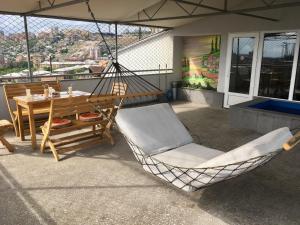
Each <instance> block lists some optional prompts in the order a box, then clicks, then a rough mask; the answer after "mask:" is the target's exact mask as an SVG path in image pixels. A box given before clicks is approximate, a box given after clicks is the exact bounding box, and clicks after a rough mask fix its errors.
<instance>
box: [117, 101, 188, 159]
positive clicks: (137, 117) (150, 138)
mask: <svg viewBox="0 0 300 225" xmlns="http://www.w3.org/2000/svg"><path fill="white" fill-rule="evenodd" d="M115 119H116V122H117V124H118V126H119V128H120V130H121V132H122V133H123V134H124V135H125V137H127V138H128V139H129V140H130V141H132V142H133V143H134V144H135V145H136V146H138V147H139V148H141V149H142V151H143V152H144V153H145V154H146V155H153V154H157V153H160V152H164V151H167V150H171V149H174V148H177V147H180V146H183V145H186V144H189V143H191V142H192V141H193V139H192V137H191V135H190V134H189V133H188V131H187V130H186V128H185V127H184V126H183V124H182V123H181V122H180V121H179V119H178V118H177V116H176V114H175V112H174V111H173V109H172V108H171V107H170V105H169V104H167V103H163V104H155V105H150V106H144V107H137V108H126V109H120V110H118V113H117V116H116V118H115Z"/></svg>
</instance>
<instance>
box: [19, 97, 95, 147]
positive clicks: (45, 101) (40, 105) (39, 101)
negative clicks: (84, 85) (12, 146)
mask: <svg viewBox="0 0 300 225" xmlns="http://www.w3.org/2000/svg"><path fill="white" fill-rule="evenodd" d="M89 95H90V93H88V92H84V91H73V92H72V94H71V95H69V94H68V93H67V92H60V95H59V96H58V97H45V96H44V95H42V94H35V95H32V96H16V97H14V98H13V99H14V100H15V102H16V107H17V114H18V115H17V117H18V124H19V132H20V139H21V141H24V140H25V134H24V133H25V132H24V121H23V119H24V117H23V113H22V112H23V111H24V109H25V110H27V112H28V120H29V129H30V137H31V145H32V149H33V150H35V149H36V147H37V141H36V121H35V116H34V110H35V109H43V112H45V113H49V112H50V102H51V100H52V99H58V98H69V97H80V96H89Z"/></svg>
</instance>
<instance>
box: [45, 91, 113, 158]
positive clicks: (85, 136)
mask: <svg viewBox="0 0 300 225" xmlns="http://www.w3.org/2000/svg"><path fill="white" fill-rule="evenodd" d="M100 98H101V97H91V98H90V99H88V98H87V97H86V96H81V97H70V98H66V99H53V100H52V101H51V106H50V114H49V120H48V121H47V123H45V124H44V126H42V127H41V128H42V132H43V135H44V136H43V140H42V143H41V152H44V150H45V145H46V144H47V143H48V145H49V147H50V149H51V151H52V153H53V156H54V158H55V159H56V160H57V161H58V160H59V154H62V153H65V152H68V151H77V150H81V149H82V148H86V147H88V146H91V145H95V144H98V143H101V142H103V140H104V138H105V139H108V140H109V141H110V143H111V144H112V145H113V144H114V140H113V138H112V136H111V134H110V131H109V129H108V128H107V125H108V123H109V121H110V119H111V116H112V115H113V114H112V113H113V109H114V104H113V101H112V100H105V101H104V100H100ZM88 100H89V101H88ZM97 107H101V108H107V109H108V110H109V114H108V117H107V118H103V119H100V120H94V121H89V122H86V121H80V120H78V119H76V118H77V115H79V114H81V113H86V112H95V111H97V110H96V108H97ZM57 117H60V118H69V119H70V120H71V124H70V125H69V126H66V127H61V128H53V127H52V121H53V118H57ZM88 127H92V128H93V129H92V130H88V131H87V130H83V129H84V128H88ZM73 131H78V132H79V133H78V132H76V133H75V134H74V132H73ZM70 132H72V133H70ZM62 134H64V136H63V137H58V136H57V135H62Z"/></svg>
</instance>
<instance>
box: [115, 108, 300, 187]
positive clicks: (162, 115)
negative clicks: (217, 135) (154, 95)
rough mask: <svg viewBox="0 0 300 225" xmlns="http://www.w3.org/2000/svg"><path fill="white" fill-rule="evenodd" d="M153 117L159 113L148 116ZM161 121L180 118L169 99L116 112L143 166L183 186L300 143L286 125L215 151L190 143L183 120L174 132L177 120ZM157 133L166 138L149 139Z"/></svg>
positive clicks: (243, 169)
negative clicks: (246, 141) (174, 140)
mask: <svg viewBox="0 0 300 225" xmlns="http://www.w3.org/2000/svg"><path fill="white" fill-rule="evenodd" d="M170 114H172V115H170ZM154 117H157V118H158V119H157V120H156V121H152V122H151V120H153V118H154ZM133 118H134V119H133ZM141 120H142V122H141ZM164 121H167V123H168V124H170V123H173V124H176V123H177V124H181V122H180V121H179V120H178V118H177V117H176V115H175V112H173V111H172V109H171V107H170V106H167V104H156V105H151V106H146V107H140V108H126V109H125V108H124V109H121V110H119V112H118V114H117V116H116V123H117V125H118V128H119V130H120V132H121V133H122V134H123V136H124V137H125V139H126V141H127V143H128V145H129V146H130V148H131V150H132V152H133V154H134V156H135V158H136V160H137V161H138V162H139V163H140V164H141V165H142V167H143V169H144V170H145V171H147V172H149V173H151V174H153V175H155V176H157V177H159V178H161V179H163V180H164V181H166V182H168V183H170V184H172V185H174V186H176V187H178V188H180V189H182V190H184V191H187V192H191V191H197V190H199V189H201V188H204V187H207V186H210V185H212V184H215V183H219V182H222V181H225V180H228V179H231V178H234V177H237V176H239V175H242V174H245V173H247V172H249V171H251V170H253V169H256V168H258V167H260V166H263V165H264V164H266V163H267V162H269V161H270V160H272V159H273V158H274V157H276V156H277V155H279V154H280V153H282V152H283V150H285V151H289V150H291V149H293V148H294V147H295V146H296V145H297V144H299V143H300V132H298V133H296V134H294V136H293V133H292V132H291V131H290V130H289V129H288V128H287V127H284V128H279V129H277V130H274V131H272V132H270V133H267V134H265V135H263V136H261V137H259V138H257V139H254V140H252V141H250V142H248V143H246V144H244V145H242V146H239V147H237V148H235V149H232V150H230V151H228V152H223V153H221V152H222V151H219V150H217V151H218V153H215V151H216V149H210V148H207V147H205V146H201V145H198V144H195V143H193V140H192V138H191V137H187V136H186V133H189V132H188V131H187V130H186V129H185V128H184V126H183V125H182V127H181V128H180V126H177V125H175V126H176V128H177V129H176V130H177V133H174V134H173V133H172V130H173V129H175V126H166V125H165V124H164ZM140 123H142V124H140ZM129 124H130V125H129ZM147 124H149V125H148V127H145V126H147ZM154 130H156V131H157V132H153V131H154ZM161 135H164V136H165V137H166V139H167V141H166V142H164V143H162V142H163V141H162V140H158V141H157V142H155V141H154V142H153V141H152V140H156V139H157V137H158V136H161ZM171 136H172V137H174V138H175V139H176V140H177V143H176V144H172V143H170V141H173V139H170V138H169V137H171ZM180 138H182V139H180ZM158 139H159V138H158ZM201 155H203V157H202V156H201ZM184 160H191V163H189V162H185V163H183V161H184Z"/></svg>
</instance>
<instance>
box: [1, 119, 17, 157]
mask: <svg viewBox="0 0 300 225" xmlns="http://www.w3.org/2000/svg"><path fill="white" fill-rule="evenodd" d="M12 128H13V125H12V123H11V122H9V121H8V120H0V142H1V143H2V144H3V145H4V146H5V147H6V148H7V150H8V151H9V152H14V150H15V148H14V147H13V146H12V145H11V144H10V143H9V142H8V141H7V140H6V139H5V138H4V134H5V133H6V131H7V130H8V129H12Z"/></svg>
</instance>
